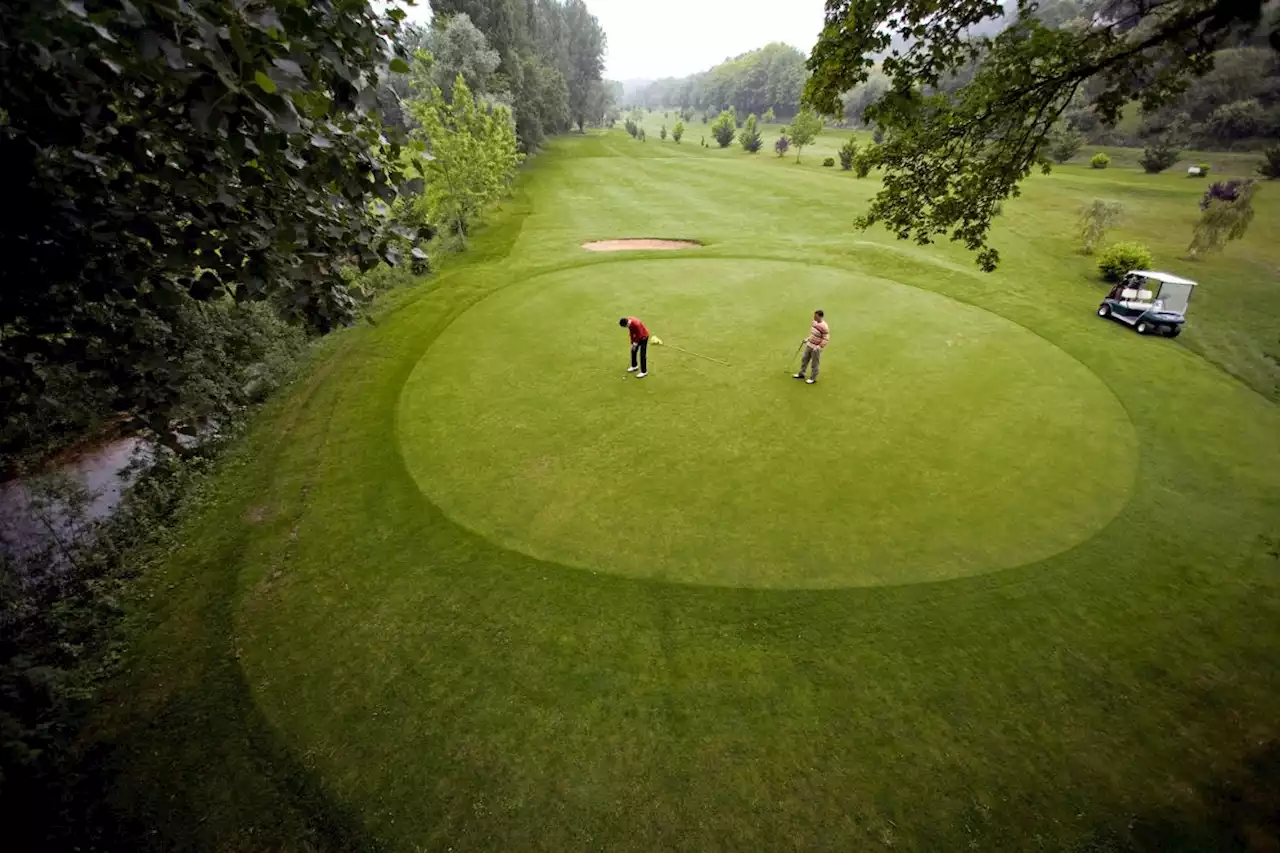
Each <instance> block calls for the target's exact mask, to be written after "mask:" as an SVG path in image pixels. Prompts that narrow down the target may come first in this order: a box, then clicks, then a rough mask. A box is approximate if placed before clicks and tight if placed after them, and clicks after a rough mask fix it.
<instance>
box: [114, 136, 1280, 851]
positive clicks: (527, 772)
mask: <svg viewBox="0 0 1280 853" xmlns="http://www.w3.org/2000/svg"><path fill="white" fill-rule="evenodd" d="M657 120H658V121H661V119H660V118H659V119H657ZM689 133H690V135H689V137H687V139H686V144H684V145H681V146H676V145H674V144H672V143H671V142H666V143H659V142H658V140H657V136H656V134H653V133H651V135H650V137H649V141H648V142H645V143H640V142H637V141H633V140H632V139H630V138H629V137H628V136H627V135H626V134H624V133H622V132H621V131H612V132H600V133H589V134H587V135H584V136H576V135H575V136H570V137H567V138H563V139H558V140H556V141H555V142H554V143H553V144H552V145H551V146H550V147H549V148H548V150H547V151H545V152H544V153H542V154H540V155H539V156H538V157H537V158H535V159H533V160H531V161H530V162H529V164H528V165H527V166H526V167H525V168H524V171H523V172H522V174H521V176H520V178H519V180H518V182H517V185H516V187H515V190H514V195H513V197H512V198H511V199H510V200H508V201H506V202H504V204H503V206H502V209H501V210H499V211H496V212H495V213H494V216H493V219H492V221H491V224H490V225H489V226H487V227H486V228H484V229H481V230H480V231H479V232H478V233H477V234H476V235H475V236H474V238H473V242H472V244H471V247H470V249H469V250H468V252H466V253H464V254H461V255H459V256H457V257H456V258H454V259H453V260H452V261H450V263H449V264H448V265H447V266H446V267H445V268H444V269H443V270H441V271H439V272H438V273H437V274H436V275H434V276H432V277H431V278H429V279H425V280H423V281H422V282H421V283H420V284H418V285H416V286H415V287H413V288H410V289H405V290H402V291H399V292H396V293H393V294H391V295H390V296H389V297H388V298H387V299H386V301H385V303H384V304H383V306H382V308H381V309H380V311H379V312H378V313H377V315H376V316H375V317H374V318H373V322H370V323H367V324H361V325H360V326H358V327H357V328H353V329H350V330H346V331H344V332H341V333H339V334H336V335H334V336H332V337H331V339H330V340H329V342H328V343H326V345H325V347H324V348H323V350H322V351H321V353H320V355H319V356H318V357H317V362H316V364H315V365H314V368H313V369H312V370H311V371H310V372H309V374H308V375H307V376H306V377H305V378H304V379H303V380H302V381H300V382H298V383H297V384H296V385H295V386H294V387H292V388H290V389H289V390H287V391H285V392H283V393H282V394H281V395H280V396H279V398H278V399H276V400H275V401H274V402H273V403H271V404H269V405H268V406H267V407H266V409H265V411H264V412H263V414H262V415H261V416H260V417H259V418H258V420H257V421H256V422H255V425H254V427H253V428H252V430H251V431H250V432H249V434H248V435H247V436H246V438H245V440H244V444H243V446H242V447H241V448H240V449H239V451H238V452H237V453H236V454H235V455H234V457H233V458H232V459H231V460H229V461H228V463H227V464H226V466H225V468H224V469H223V471H222V473H221V474H220V475H219V477H218V478H217V481H216V482H215V483H214V484H213V486H212V487H211V493H210V496H209V502H208V507H207V509H205V510H204V511H203V512H201V513H200V514H199V515H198V516H197V517H195V518H194V519H193V520H191V522H190V523H189V524H188V525H187V526H186V527H185V528H184V529H183V530H182V531H181V537H180V538H179V540H178V541H181V542H182V546H181V547H179V548H176V549H175V550H174V551H173V552H172V553H171V554H169V555H168V556H166V558H165V560H164V563H163V565H162V567H161V568H160V569H159V570H157V571H156V572H155V573H154V574H151V575H148V576H147V577H146V578H145V583H146V584H148V591H149V592H150V593H151V597H150V598H149V599H148V602H149V604H148V607H150V608H153V610H148V611H147V612H146V615H145V618H139V619H137V620H136V623H137V624H136V626H135V628H134V630H135V631H136V632H137V633H136V638H137V641H136V643H135V644H134V646H133V649H134V650H133V652H132V653H131V656H130V659H129V661H128V668H127V675H126V676H125V677H124V679H123V680H122V683H120V684H119V685H117V687H116V690H115V692H114V695H113V698H112V701H111V702H109V703H104V710H103V711H102V712H101V713H100V714H99V716H98V718H97V719H96V720H95V724H94V729H93V731H94V734H95V736H96V737H97V738H98V739H99V740H100V741H101V742H102V743H104V744H107V746H106V747H104V748H103V754H104V756H105V757H104V759H103V760H104V761H109V762H110V766H111V767H113V768H118V773H117V777H116V778H117V779H118V781H117V783H116V786H115V788H114V789H113V791H112V798H113V803H115V805H116V806H118V807H119V808H121V809H122V810H124V811H125V812H127V813H129V814H138V815H143V816H145V820H146V825H147V826H148V827H149V828H154V830H155V831H156V832H158V833H160V835H161V837H163V838H165V839H167V840H168V841H169V842H170V843H171V844H172V846H173V847H174V848H177V849H194V848H204V849H226V850H282V849H332V850H337V849H351V850H357V849H359V850H368V849H384V850H391V851H403V853H416V851H422V850H432V851H437V850H439V851H446V850H453V851H458V853H461V851H555V853H562V851H588V850H608V851H636V853H641V851H646V852H647V851H657V850H664V851H665V850H672V851H690V853H695V851H696V853H703V852H704V851H774V850H797V851H817V850H830V851H851V850H858V851H862V850H868V851H872V850H874V851H902V850H911V851H953V850H966V849H980V850H1000V851H1005V850H1050V851H1068V850H1072V851H1103V850H1109V851H1130V850H1143V851H1154V850H1161V851H1166V850H1185V851H1192V850H1199V851H1207V850H1224V849H1225V850H1229V849H1247V848H1245V847H1243V846H1240V847H1235V848H1233V847H1232V846H1231V845H1230V844H1229V843H1227V842H1224V841H1223V839H1224V838H1230V837H1235V836H1232V835H1230V833H1236V832H1241V833H1243V832H1245V831H1246V830H1245V829H1237V825H1236V823H1232V821H1234V820H1235V818H1234V817H1224V812H1223V810H1224V809H1227V808H1230V807H1231V804H1233V803H1235V804H1238V803H1240V802H1245V803H1250V802H1252V801H1251V800H1250V799H1249V795H1248V794H1247V793H1246V794H1240V793H1239V792H1241V791H1244V792H1249V791H1256V790H1267V788H1266V787H1265V786H1266V785H1267V784H1272V785H1274V782H1275V778H1276V777H1277V776H1280V771H1276V772H1273V771H1271V770H1270V769H1269V768H1272V767H1275V766H1280V765H1277V764H1276V761H1275V755H1276V747H1275V744H1276V742H1277V738H1280V721H1278V720H1277V717H1276V714H1275V709H1276V708H1277V707H1278V706H1280V668H1278V667H1277V666H1276V663H1275V662H1276V660H1277V657H1278V656H1280V564H1278V563H1277V558H1276V556H1275V553H1276V552H1277V550H1278V547H1280V546H1277V543H1278V542H1280V529H1278V528H1277V519H1278V518H1280V513H1278V509H1280V441H1277V436H1280V410H1278V409H1277V406H1276V402H1275V401H1276V391H1275V385H1274V381H1275V376H1276V373H1275V369H1274V367H1273V366H1271V362H1270V361H1268V357H1267V356H1266V354H1265V353H1266V352H1268V350H1267V347H1269V346H1272V343H1268V341H1273V339H1274V338H1275V334H1276V320H1275V318H1276V317H1277V316H1280V304H1277V299H1278V297H1277V290H1276V288H1275V287H1274V284H1275V281H1274V279H1275V270H1276V269H1277V268H1280V239H1278V238H1277V233H1278V232H1277V225H1276V223H1277V222H1280V218H1278V217H1280V206H1278V204H1277V195H1276V193H1275V192H1273V190H1274V187H1273V186H1270V185H1267V186H1264V187H1263V188H1262V189H1261V190H1259V193H1258V196H1257V200H1256V205H1257V208H1258V214H1257V221H1256V222H1255V223H1254V225H1253V226H1252V229H1251V230H1250V231H1249V233H1248V235H1247V237H1246V238H1245V239H1244V240H1242V241H1240V242H1239V243H1238V244H1232V245H1231V246H1230V247H1229V248H1228V250H1227V251H1226V252H1225V253H1224V254H1223V255H1222V256H1219V257H1215V258H1213V259H1211V260H1206V261H1197V262H1194V263H1192V262H1188V261H1185V260H1183V259H1182V257H1181V255H1182V253H1183V251H1184V250H1185V246H1186V240H1187V238H1188V235H1189V233H1190V229H1191V224H1192V223H1193V222H1194V221H1195V218H1196V216H1197V215H1198V213H1199V211H1198V208H1197V201H1198V199H1199V198H1200V196H1201V194H1202V193H1203V191H1204V185H1203V184H1202V183H1199V182H1196V181H1189V180H1187V179H1186V178H1185V177H1184V176H1181V175H1178V174H1175V173H1173V172H1171V173H1169V174H1167V175H1143V174H1142V173H1140V172H1138V171H1137V170H1135V169H1133V168H1120V167H1116V168H1112V169H1108V170H1106V172H1099V171H1094V170H1090V169H1089V168H1088V167H1087V166H1086V165H1079V164H1068V165H1066V166H1062V167H1058V168H1055V169H1054V172H1053V174H1051V175H1049V176H1041V175H1035V176H1033V177H1031V178H1030V179H1028V181H1027V182H1026V184H1025V187H1024V194H1023V195H1022V197H1020V198H1018V199H1015V200H1012V201H1010V202H1009V203H1008V204H1007V205H1006V212H1005V214H1004V216H1002V217H1001V218H1000V219H999V220H998V222H997V225H996V228H995V229H994V231H993V234H992V242H993V245H995V246H997V247H998V248H999V249H1000V250H1001V252H1002V264H1001V266H1000V268H999V270H998V271H996V272H995V273H993V274H989V275H988V274H984V273H981V272H979V271H978V270H977V269H976V268H975V267H974V265H973V263H972V258H971V257H970V256H969V255H968V254H967V253H966V252H965V251H964V250H963V249H962V248H960V247H957V246H955V245H951V244H946V243H943V244H938V245H932V246H916V245H914V244H908V243H903V242H899V241H896V240H894V239H893V237H892V235H888V234H885V233H883V232H881V231H877V230H872V231H868V232H856V231H853V230H852V229H851V226H850V223H851V222H852V221H853V219H854V217H856V216H857V215H858V214H859V213H860V212H861V211H862V210H863V209H864V205H865V201H866V199H867V198H868V197H869V196H870V195H871V193H872V192H874V190H875V188H876V186H878V183H877V180H876V178H875V177H874V176H873V177H871V178H867V179H865V180H861V181H860V180H858V179H856V178H855V177H853V176H852V175H851V174H849V173H842V172H839V171H838V170H835V169H823V168H822V167H821V166H820V162H821V161H820V160H819V159H818V157H817V153H818V152H821V151H825V150H834V149H835V148H836V147H838V145H839V141H840V138H841V134H838V133H832V134H828V135H826V136H824V138H823V139H822V140H820V141H819V143H818V144H815V146H814V150H815V154H814V156H813V158H812V162H811V158H810V152H809V151H808V150H806V152H805V155H804V162H803V164H801V165H796V164H795V163H794V159H795V158H794V157H789V158H786V159H785V160H783V159H779V158H776V157H772V156H766V155H763V154H762V155H759V156H755V157H752V156H751V155H747V154H743V153H742V151H741V150H740V149H734V150H726V151H719V150H712V149H703V148H701V147H699V146H698V145H697V144H696V143H697V141H698V136H699V135H700V131H699V130H698V129H696V128H691V129H690V132H689ZM690 139H691V140H692V141H693V143H694V144H688V140H690ZM1215 168H1216V166H1215ZM1095 197H1107V198H1117V199H1120V200H1122V201H1123V202H1124V203H1125V205H1126V207H1127V210H1128V211H1129V214H1128V216H1127V218H1126V219H1125V220H1124V223H1123V225H1121V226H1118V227H1117V228H1116V229H1115V234H1114V237H1115V239H1134V240H1140V241H1142V242H1144V243H1147V244H1148V245H1150V246H1151V248H1152V250H1153V252H1154V254H1155V258H1156V261H1155V262H1156V265H1157V268H1158V269H1164V270H1168V271H1170V272H1173V273H1176V274H1182V275H1187V276H1189V277H1191V278H1194V279H1196V280H1197V281H1199V282H1200V283H1201V288H1200V291H1202V292H1197V295H1196V297H1195V298H1194V300H1193V302H1192V305H1191V310H1190V312H1189V315H1188V326H1187V329H1186V332H1185V333H1184V334H1183V335H1181V336H1180V337H1179V338H1177V339H1176V340H1171V339H1157V338H1150V337H1141V336H1139V335H1137V334H1135V333H1134V332H1133V331H1132V330H1130V329H1127V328H1125V327H1123V326H1121V325H1119V324H1117V323H1114V322H1109V321H1104V320H1101V319H1099V318H1098V317H1097V316H1096V315H1095V313H1094V312H1095V310H1096V308H1097V305H1098V301H1099V300H1100V299H1101V297H1102V294H1104V293H1105V292H1106V288H1105V287H1104V286H1103V285H1102V283H1101V282H1100V281H1099V280H1098V278H1097V275H1096V271H1095V260H1094V259H1092V258H1088V257H1085V256H1082V255H1080V254H1079V253H1078V245H1077V241H1076V237H1075V236H1074V235H1075V227H1076V226H1075V222H1076V215H1077V211H1078V210H1079V208H1080V206H1081V205H1082V204H1084V203H1087V202H1088V201H1090V200H1091V199H1093V198H1095ZM626 237H664V238H672V239H680V238H683V239H688V240H691V241H696V242H697V243H698V244H699V246H698V247H697V248H694V249H688V250H682V251H665V252H657V251H644V250H642V251H633V252H619V253H601V252H592V251H588V250H586V249H584V248H583V244H584V243H587V242H589V241H593V240H609V239H617V238H626ZM816 308H821V309H823V310H825V312H826V316H827V320H828V321H829V323H830V327H831V344H830V346H829V347H828V349H827V351H826V353H825V355H824V357H823V361H822V373H821V378H820V379H819V381H818V382H817V383H816V384H815V385H812V386H809V385H805V384H803V383H800V382H797V381H796V380H794V379H792V378H790V375H789V374H790V373H792V372H794V370H795V364H796V363H795V361H789V359H791V358H793V357H794V353H795V351H796V347H797V345H798V344H799V343H800V341H801V338H802V337H804V336H805V335H806V333H807V331H808V329H809V324H810V318H811V315H812V312H813V310H814V309H816ZM627 315H634V316H638V317H640V318H641V319H643V320H644V321H645V322H646V324H648V326H649V328H650V330H651V331H652V332H653V333H654V334H656V335H657V336H659V337H661V338H662V339H663V341H664V342H665V343H666V344H667V345H668V346H650V349H649V358H650V373H649V375H648V376H646V377H645V378H644V379H642V380H638V379H636V378H635V377H634V375H630V374H627V373H626V371H625V368H626V366H627V357H628V345H627V335H626V332H625V331H624V330H623V329H620V328H619V327H618V318H619V317H623V316H627ZM673 346H679V347H683V348H684V349H687V350H690V351H692V352H695V353H699V354H702V355H706V356H709V357H711V358H714V359H716V360H717V361H718V362H723V364H721V363H717V362H713V361H709V360H706V359H700V358H695V357H691V356H689V355H686V354H684V353H681V352H678V351H676V350H675V349H673ZM1259 768H1261V769H1259ZM1268 774H1271V775H1268ZM1268 780H1270V781H1268ZM1269 790H1274V787H1273V788H1271V789H1269ZM1233 792H1235V793H1233ZM1233 798H1234V799H1233ZM1258 808H1261V806H1259V807H1258ZM1250 814H1253V812H1250ZM1251 819H1253V820H1255V822H1257V819H1256V818H1251ZM1224 826H1225V827H1228V829H1222V830H1221V832H1225V833H1228V834H1227V835H1222V834H1215V833H1220V828H1221V827H1224ZM1139 834H1140V837H1141V838H1142V839H1146V840H1145V841H1143V842H1142V845H1139V844H1138V843H1137V842H1134V841H1133V839H1134V838H1138V837H1139ZM1241 837H1243V836H1241ZM1188 839H1189V840H1188ZM1143 845H1145V846H1143Z"/></svg>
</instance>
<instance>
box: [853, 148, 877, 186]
mask: <svg viewBox="0 0 1280 853" xmlns="http://www.w3.org/2000/svg"><path fill="white" fill-rule="evenodd" d="M879 156H880V146H879V145H868V146H867V147H866V148H863V149H862V150H861V151H859V152H858V153H857V154H856V155H855V156H854V158H853V173H854V174H855V175H857V176H858V177H859V178H865V177H866V176H867V175H869V174H871V169H872V168H873V167H874V166H875V165H876V164H877V163H878V162H879Z"/></svg>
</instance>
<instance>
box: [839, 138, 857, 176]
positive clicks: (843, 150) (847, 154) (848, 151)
mask: <svg viewBox="0 0 1280 853" xmlns="http://www.w3.org/2000/svg"><path fill="white" fill-rule="evenodd" d="M857 156H858V143H857V141H855V140H854V138H853V137H852V136H850V137H849V138H848V139H847V140H845V143H844V145H841V146H840V168H841V169H843V170H844V171H846V172H848V171H849V170H851V169H852V168H853V161H854V158H856V157H857Z"/></svg>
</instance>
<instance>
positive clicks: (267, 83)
mask: <svg viewBox="0 0 1280 853" xmlns="http://www.w3.org/2000/svg"><path fill="white" fill-rule="evenodd" d="M253 82H255V83H257V84H258V88H259V89H261V90H262V91H264V92H266V93H267V94H268V95H272V94H275V91H276V81H274V80H272V79H271V78H270V77H268V76H267V72H265V71H255V72H253Z"/></svg>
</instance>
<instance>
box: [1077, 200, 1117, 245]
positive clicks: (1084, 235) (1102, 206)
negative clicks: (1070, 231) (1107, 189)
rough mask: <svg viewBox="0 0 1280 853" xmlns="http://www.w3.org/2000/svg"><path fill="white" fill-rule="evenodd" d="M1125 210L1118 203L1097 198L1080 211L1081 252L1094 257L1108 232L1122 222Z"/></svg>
mask: <svg viewBox="0 0 1280 853" xmlns="http://www.w3.org/2000/svg"><path fill="white" fill-rule="evenodd" d="M1123 212H1124V208H1123V207H1121V206H1120V204H1119V203H1118V202H1114V201H1103V200H1102V199H1100V198H1095V199H1094V200H1093V201H1091V202H1089V203H1088V204H1086V205H1085V206H1084V208H1083V209H1082V210H1081V211H1080V241H1081V243H1082V244H1083V245H1082V246H1081V251H1083V252H1084V253H1085V254H1086V255H1092V254H1093V250H1094V249H1096V248H1097V247H1098V244H1099V243H1101V242H1102V238H1103V237H1104V236H1106V233H1107V230H1108V229H1109V228H1111V226H1113V225H1115V224H1116V223H1117V222H1119V221H1120V214H1121V213H1123Z"/></svg>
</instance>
